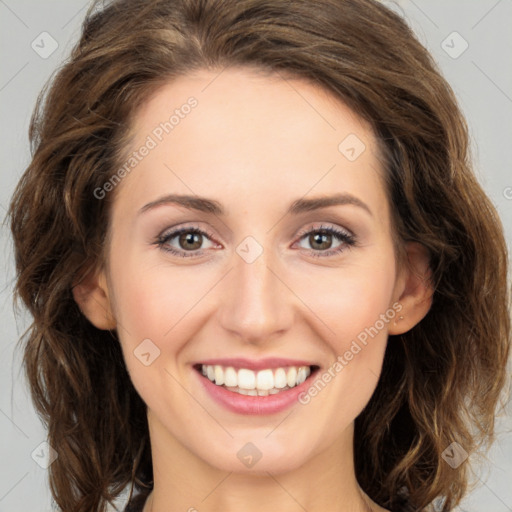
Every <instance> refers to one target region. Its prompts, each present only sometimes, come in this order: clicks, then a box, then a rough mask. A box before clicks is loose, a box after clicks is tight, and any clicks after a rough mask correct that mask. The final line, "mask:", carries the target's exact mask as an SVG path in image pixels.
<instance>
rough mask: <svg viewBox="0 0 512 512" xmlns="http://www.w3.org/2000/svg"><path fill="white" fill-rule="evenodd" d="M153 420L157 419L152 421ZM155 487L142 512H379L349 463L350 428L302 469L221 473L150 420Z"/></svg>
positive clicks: (351, 434) (350, 449) (161, 426)
mask: <svg viewBox="0 0 512 512" xmlns="http://www.w3.org/2000/svg"><path fill="white" fill-rule="evenodd" d="M153 420H155V419H154V418H153ZM150 437H151V446H152V457H153V479H154V488H153V491H152V493H151V494H150V496H149V498H148V500H147V501H146V506H145V507H144V512H175V511H189V512H214V511H218V510H223V511H225V512H235V511H238V510H244V512H257V511H258V512H259V511H261V510H267V509H270V510H279V511H280V512H302V511H303V510H307V511H308V512H324V511H325V510H332V511H340V512H341V511H344V512H377V511H384V509H383V508H381V507H379V506H377V505H376V504H374V503H373V502H372V501H371V500H370V499H369V498H368V497H367V496H366V495H365V494H364V493H363V492H362V491H361V489H360V487H359V485H358V484H357V480H356V477H355V471H354V464H353V450H352V444H353V443H352V441H353V425H351V426H350V428H348V429H347V430H346V431H345V432H344V433H343V436H342V437H341V438H340V439H339V440H338V441H337V443H336V444H335V445H334V446H329V448H327V449H325V450H323V451H320V452H319V453H316V454H314V455H313V456H312V457H310V458H309V459H308V460H307V461H306V462H305V463H304V464H303V465H302V466H300V467H297V468H290V470H289V471H284V472H283V471H280V472H275V473H273V472H272V471H268V470H264V471H260V472H256V471H254V469H256V466H255V468H254V469H253V470H251V471H250V472H236V471H223V470H220V469H218V468H215V467H213V466H212V465H210V464H208V463H207V462H205V461H204V460H202V459H200V458H199V457H197V456H196V455H195V454H193V453H192V452H190V451H189V450H188V449H187V448H186V447H185V446H183V445H182V444H181V443H179V442H178V440H177V439H176V438H174V437H173V436H172V435H171V434H170V433H169V432H168V431H167V430H166V429H164V428H163V425H161V424H159V423H158V422H156V421H152V422H150Z"/></svg>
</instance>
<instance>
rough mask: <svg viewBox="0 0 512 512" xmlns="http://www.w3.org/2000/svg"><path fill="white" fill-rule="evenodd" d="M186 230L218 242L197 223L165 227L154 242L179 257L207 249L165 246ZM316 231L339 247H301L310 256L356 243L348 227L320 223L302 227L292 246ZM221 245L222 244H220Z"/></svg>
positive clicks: (335, 251)
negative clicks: (188, 249) (331, 238)
mask: <svg viewBox="0 0 512 512" xmlns="http://www.w3.org/2000/svg"><path fill="white" fill-rule="evenodd" d="M184 232H185V233H186V232H195V233H198V234H201V235H203V236H206V238H208V239H209V240H210V241H211V242H212V243H214V244H219V242H217V240H216V237H215V236H214V235H213V234H212V233H211V231H210V230H209V229H207V228H201V227H199V226H198V225H183V226H180V225H179V226H178V227H176V226H174V227H171V228H167V229H165V230H164V231H162V232H161V233H160V234H159V235H158V237H157V238H156V241H155V242H154V243H155V244H156V245H158V246H159V247H160V248H161V249H162V250H164V251H167V252H169V253H171V254H173V255H175V256H181V257H192V258H193V257H200V256H202V255H203V253H204V252H205V251H207V250H208V249H196V250H194V251H185V250H183V249H175V248H171V247H169V246H168V247H165V244H166V243H167V242H168V241H169V240H172V239H174V238H176V237H177V236H179V235H180V234H182V233H184ZM315 232H316V233H318V232H325V233H328V234H330V235H331V236H334V237H337V238H338V239H339V240H340V241H341V244H340V246H339V247H336V248H334V249H326V250H324V251H322V250H318V251H315V250H312V249H310V250H308V249H303V250H305V251H308V252H309V253H310V254H311V255H312V256H314V257H330V256H333V255H338V254H341V253H342V252H344V251H345V250H347V249H350V248H351V247H353V246H356V245H357V237H356V236H355V235H354V234H353V233H352V232H351V231H350V230H348V229H346V228H344V227H341V226H337V225H334V226H333V225H327V226H326V225H325V224H323V223H320V225H313V226H311V225H310V226H309V227H307V228H302V229H301V230H300V231H299V232H298V234H297V235H295V238H296V240H295V242H293V244H292V246H293V245H295V244H296V243H298V242H300V241H301V240H302V239H303V238H304V237H305V236H306V235H309V234H311V233H315ZM220 245H222V244H220Z"/></svg>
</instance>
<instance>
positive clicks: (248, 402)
mask: <svg viewBox="0 0 512 512" xmlns="http://www.w3.org/2000/svg"><path fill="white" fill-rule="evenodd" d="M317 371H318V368H316V369H315V370H313V371H312V372H311V374H310V375H309V377H308V378H307V379H306V380H305V381H304V382H303V383H302V384H299V385H298V386H295V387H294V388H291V389H287V390H286V391H280V392H279V393H276V394H275V395H267V396H249V395H241V394H240V393H236V392H234V391H229V389H226V388H224V387H222V386H217V385H216V384H214V383H213V382H212V381H211V380H210V379H207V378H206V377H204V376H203V375H202V374H201V373H199V372H198V371H197V370H194V373H196V374H197V376H198V378H199V379H200V381H201V384H202V385H203V386H204V389H205V390H206V391H207V392H208V393H209V394H210V395H211V397H212V398H213V399H214V400H215V401H216V402H217V403H219V404H220V405H222V406H224V407H225V408H226V409H229V410H230V411H232V412H236V413H238V414H259V415H264V414H275V413H278V412H281V411H284V410H285V409H287V408H288V407H290V406H291V405H293V404H294V403H296V402H298V397H299V395H300V394H301V393H302V392H303V391H306V389H308V388H309V387H310V385H311V378H312V377H313V376H314V375H316V373H317Z"/></svg>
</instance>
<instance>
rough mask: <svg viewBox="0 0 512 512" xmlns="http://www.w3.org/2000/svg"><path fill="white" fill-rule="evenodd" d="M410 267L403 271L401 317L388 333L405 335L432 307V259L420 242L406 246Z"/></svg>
mask: <svg viewBox="0 0 512 512" xmlns="http://www.w3.org/2000/svg"><path fill="white" fill-rule="evenodd" d="M406 251H407V259H408V262H409V265H408V266H407V265H406V266H405V267H404V268H403V269H402V272H403V276H404V277H403V278H402V280H401V286H400V288H399V289H398V291H397V293H398V294H399V297H398V299H397V302H399V303H400V304H401V305H402V309H401V310H400V315H398V316H397V317H396V319H395V321H394V322H393V323H392V324H390V327H389V330H388V333H389V334H392V335H396V334H403V333H405V332H407V331H409V330H411V329H412V328H413V327H414V326H415V325H417V324H418V323H419V322H420V321H421V320H422V319H423V318H424V317H425V316H426V315H427V313H428V312H429V310H430V307H431V306H432V297H433V294H434V290H433V288H432V283H431V275H432V273H431V269H430V257H429V253H428V250H427V248H426V247H425V246H424V245H422V244H420V243H418V242H409V243H408V244H407V246H406Z"/></svg>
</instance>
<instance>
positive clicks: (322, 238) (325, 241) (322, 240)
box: [308, 233, 332, 250]
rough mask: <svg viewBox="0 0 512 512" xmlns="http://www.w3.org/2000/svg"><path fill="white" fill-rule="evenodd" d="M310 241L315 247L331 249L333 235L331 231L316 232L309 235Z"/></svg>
mask: <svg viewBox="0 0 512 512" xmlns="http://www.w3.org/2000/svg"><path fill="white" fill-rule="evenodd" d="M308 241H309V243H310V245H311V247H312V248H313V249H317V250H325V249H330V248H331V245H332V235H331V234H329V233H314V234H312V235H309V239H308Z"/></svg>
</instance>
